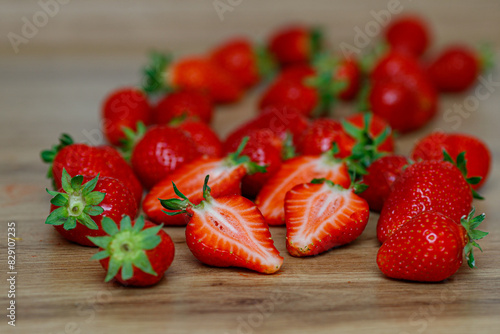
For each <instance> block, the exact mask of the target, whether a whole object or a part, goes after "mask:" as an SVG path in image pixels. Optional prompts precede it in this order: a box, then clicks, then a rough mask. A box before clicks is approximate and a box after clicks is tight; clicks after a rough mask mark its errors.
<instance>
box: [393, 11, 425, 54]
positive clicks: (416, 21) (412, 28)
mask: <svg viewBox="0 0 500 334" xmlns="http://www.w3.org/2000/svg"><path fill="white" fill-rule="evenodd" d="M385 38H386V40H387V42H389V45H390V46H391V48H392V49H393V50H396V51H399V52H405V53H408V54H410V55H413V56H415V57H419V56H421V55H422V54H423V53H424V52H425V51H426V50H427V48H428V46H429V39H430V36H429V28H428V26H427V23H426V22H424V21H423V20H422V18H421V17H418V16H404V17H400V18H398V19H396V20H394V21H393V22H392V23H391V24H390V25H389V26H388V27H387V30H386V32H385Z"/></svg>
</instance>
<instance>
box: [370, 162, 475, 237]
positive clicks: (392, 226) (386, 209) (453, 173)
mask: <svg viewBox="0 0 500 334" xmlns="http://www.w3.org/2000/svg"><path fill="white" fill-rule="evenodd" d="M450 161H452V160H451V158H449V160H447V161H438V160H431V161H422V162H416V163H415V164H413V165H410V166H409V167H408V168H406V169H405V170H404V171H403V173H402V174H401V176H400V177H399V178H398V179H396V181H395V182H394V184H393V186H392V192H391V193H390V195H389V197H388V198H387V200H386V201H385V203H384V206H383V208H382V212H381V213H380V218H379V220H378V224H377V238H378V240H379V241H380V242H384V241H385V240H387V238H388V237H389V236H390V235H391V234H392V233H394V232H395V231H396V230H397V229H399V228H400V227H401V226H402V225H403V224H404V223H405V222H407V221H408V220H410V219H411V218H412V217H414V216H416V215H417V214H418V213H420V212H424V211H437V212H441V213H443V214H444V215H446V216H448V217H449V218H451V219H453V220H454V221H457V222H458V221H460V218H461V217H462V216H463V215H467V214H468V213H469V211H470V209H471V203H472V196H473V193H472V191H471V190H472V188H471V187H470V185H469V183H468V182H467V180H466V179H465V178H464V176H463V175H462V172H463V171H464V169H465V161H464V159H463V153H462V154H461V155H460V156H459V158H457V165H454V163H453V162H450ZM464 174H466V173H464Z"/></svg>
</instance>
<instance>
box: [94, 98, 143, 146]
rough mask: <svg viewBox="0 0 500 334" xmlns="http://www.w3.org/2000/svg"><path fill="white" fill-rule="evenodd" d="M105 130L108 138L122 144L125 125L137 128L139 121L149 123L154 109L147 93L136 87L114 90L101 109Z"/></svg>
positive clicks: (111, 141) (117, 144) (115, 143)
mask: <svg viewBox="0 0 500 334" xmlns="http://www.w3.org/2000/svg"><path fill="white" fill-rule="evenodd" d="M101 117H102V121H103V131H104V135H105V136H106V139H107V140H108V141H109V142H110V143H111V144H113V145H115V146H120V145H121V144H122V142H121V141H122V140H123V139H125V134H124V133H123V127H128V128H130V129H132V130H134V131H135V130H137V122H142V123H144V124H145V125H148V124H150V123H151V121H152V110H151V106H150V105H149V102H148V98H147V96H146V94H144V93H143V92H142V91H140V90H138V89H136V88H121V89H119V90H116V91H114V92H112V93H111V94H110V95H109V96H108V97H107V98H106V100H105V101H104V104H103V106H102V109H101Z"/></svg>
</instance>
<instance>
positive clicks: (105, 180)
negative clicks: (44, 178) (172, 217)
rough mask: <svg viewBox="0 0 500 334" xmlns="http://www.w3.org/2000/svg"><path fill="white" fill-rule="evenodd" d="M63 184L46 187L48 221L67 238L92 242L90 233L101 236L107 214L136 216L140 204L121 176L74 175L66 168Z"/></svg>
mask: <svg viewBox="0 0 500 334" xmlns="http://www.w3.org/2000/svg"><path fill="white" fill-rule="evenodd" d="M62 174H63V175H62V179H61V181H60V182H61V184H62V188H61V189H60V190H59V191H58V192H57V191H51V190H48V189H47V192H48V193H49V194H50V195H52V196H53V198H52V199H51V200H50V203H51V204H52V205H51V208H50V215H49V216H48V217H47V219H46V220H45V224H49V225H54V228H55V229H56V231H57V232H59V233H60V234H61V235H62V236H63V237H64V238H65V239H67V240H69V241H72V242H75V243H77V244H80V245H84V246H93V245H94V244H93V243H92V242H90V241H89V240H88V239H87V237H88V236H102V235H104V231H103V230H102V229H101V221H102V219H103V218H104V216H107V217H110V218H112V219H120V218H121V217H122V216H123V215H129V216H131V217H135V215H136V214H137V206H136V204H135V200H134V197H133V195H132V193H131V192H130V190H129V189H128V188H127V187H125V185H123V183H122V182H120V181H119V180H117V179H115V178H112V177H106V176H101V177H99V176H96V177H89V176H82V175H77V176H75V177H73V178H71V176H70V175H69V174H68V172H67V171H66V169H63V173H62Z"/></svg>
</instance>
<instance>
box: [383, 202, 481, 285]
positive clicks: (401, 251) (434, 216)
mask: <svg viewBox="0 0 500 334" xmlns="http://www.w3.org/2000/svg"><path fill="white" fill-rule="evenodd" d="M473 216H474V210H472V211H471V212H470V214H469V216H468V217H467V218H462V220H461V224H462V225H460V224H457V222H456V221H454V220H453V219H450V218H448V217H447V216H445V215H443V214H442V213H439V212H432V211H431V212H422V213H420V214H418V215H417V216H415V217H414V218H413V219H411V220H410V221H408V222H407V223H405V224H404V225H403V226H402V227H401V228H400V229H399V230H397V231H396V232H394V233H393V234H392V235H391V236H390V237H389V238H388V239H387V241H385V242H384V244H383V245H382V247H380V249H379V251H378V254H377V264H378V267H379V268H380V270H381V271H382V272H383V273H384V274H385V275H387V276H388V277H391V278H396V279H403V280H409V281H419V282H439V281H442V280H445V279H447V278H448V277H450V276H451V275H453V274H454V273H455V272H456V271H457V270H458V268H460V266H461V265H462V258H463V253H464V251H465V256H466V258H467V262H468V264H469V266H470V267H471V268H473V267H475V260H474V255H473V253H472V246H475V247H478V248H479V249H481V248H480V247H479V245H478V244H477V243H476V241H475V240H479V239H482V238H484V237H485V236H486V235H487V234H488V233H487V232H482V231H478V230H475V228H476V227H478V226H479V224H480V223H481V222H482V221H483V220H484V214H482V215H479V216H477V217H475V218H473ZM464 247H465V248H464Z"/></svg>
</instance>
